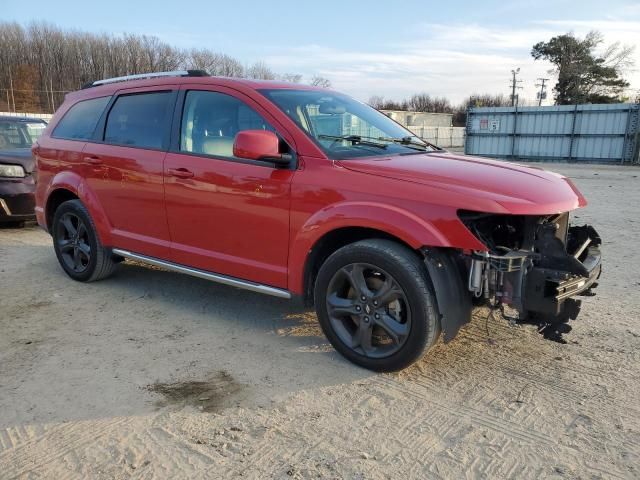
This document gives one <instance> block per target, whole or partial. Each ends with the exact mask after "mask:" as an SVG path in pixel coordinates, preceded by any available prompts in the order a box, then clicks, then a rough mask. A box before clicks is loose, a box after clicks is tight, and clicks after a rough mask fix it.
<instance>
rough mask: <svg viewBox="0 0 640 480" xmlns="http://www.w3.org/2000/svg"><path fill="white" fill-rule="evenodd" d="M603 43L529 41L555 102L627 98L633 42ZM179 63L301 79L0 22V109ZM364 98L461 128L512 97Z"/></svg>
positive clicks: (201, 53)
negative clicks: (448, 118)
mask: <svg viewBox="0 0 640 480" xmlns="http://www.w3.org/2000/svg"><path fill="white" fill-rule="evenodd" d="M603 43H604V40H603V37H602V35H601V34H600V33H598V32H591V33H589V34H588V35H587V36H586V37H585V38H583V39H581V38H578V37H576V36H575V35H573V34H572V33H569V34H566V35H559V36H556V37H553V38H551V39H550V40H549V41H548V42H539V43H537V44H535V45H534V46H533V48H532V51H531V55H532V56H533V58H534V59H535V60H539V59H543V60H546V61H549V62H550V63H551V64H552V65H553V66H554V68H553V70H552V71H550V72H549V73H552V74H554V75H555V76H556V77H557V83H556V85H555V87H554V96H555V101H556V104H558V105H566V104H573V103H611V102H617V101H625V100H626V101H628V100H629V99H625V98H624V97H623V93H624V91H625V90H626V89H627V88H628V87H629V83H628V82H627V81H626V80H625V79H624V78H623V73H624V72H625V71H626V70H627V69H629V68H630V67H631V66H632V65H633V48H632V47H627V46H622V45H620V44H619V43H614V44H613V45H610V46H608V47H604V45H603ZM603 47H604V48H603ZM182 69H185V70H188V69H201V70H206V71H208V72H209V73H210V74H211V75H220V76H227V77H241V78H255V79H263V80H283V81H288V82H294V83H301V82H303V81H304V80H305V79H304V78H303V76H302V75H300V74H298V73H277V72H275V71H274V70H272V69H271V68H270V67H269V66H268V65H267V64H266V63H264V62H262V61H258V62H255V63H253V64H251V65H245V64H243V63H242V62H241V61H240V60H238V59H237V58H234V57H232V56H230V55H227V54H224V53H220V52H215V51H213V50H211V49H208V48H193V49H181V48H176V47H174V46H171V45H170V44H168V43H166V42H163V41H161V40H160V39H159V38H157V37H155V36H148V35H134V34H123V35H109V34H106V33H102V34H94V33H88V32H82V31H77V30H64V29H61V28H59V27H57V26H55V25H51V24H48V23H31V24H29V25H27V26H22V25H20V24H18V23H8V22H0V111H11V110H15V111H23V112H52V111H54V110H55V108H57V107H58V106H59V105H60V103H62V101H63V99H64V95H65V93H66V92H69V91H73V90H78V89H79V88H81V87H82V86H83V85H84V84H86V83H88V82H91V81H94V80H98V79H102V78H109V77H118V76H122V75H131V74H136V73H148V72H157V71H170V70H182ZM308 83H310V84H312V85H318V86H321V87H330V86H331V82H330V81H329V80H328V79H326V78H323V77H320V76H314V77H312V78H310V79H308ZM368 103H369V104H370V105H371V106H373V107H374V108H377V109H379V110H412V111H418V112H435V113H451V114H453V121H454V125H458V126H462V125H464V124H465V120H466V111H467V110H468V109H469V108H470V107H499V106H509V105H511V99H510V97H508V96H506V95H492V94H474V95H471V96H469V97H467V98H466V99H465V100H464V101H463V102H462V103H460V104H457V105H454V104H452V103H451V102H450V101H449V100H448V99H447V98H444V97H434V96H431V95H429V94H427V93H416V94H414V95H412V96H410V97H408V98H406V99H403V100H400V101H396V100H390V99H386V98H384V97H382V96H372V97H371V98H370V99H369V102H368Z"/></svg>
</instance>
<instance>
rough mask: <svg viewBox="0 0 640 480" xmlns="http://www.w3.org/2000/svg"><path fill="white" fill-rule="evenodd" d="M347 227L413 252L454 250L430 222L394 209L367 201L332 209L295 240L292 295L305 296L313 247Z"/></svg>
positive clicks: (291, 259) (310, 222) (318, 214)
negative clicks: (386, 236) (377, 233)
mask: <svg viewBox="0 0 640 480" xmlns="http://www.w3.org/2000/svg"><path fill="white" fill-rule="evenodd" d="M346 227H362V228H369V229H375V230H380V231H382V232H385V233H387V234H389V235H391V236H393V237H396V238H398V239H400V240H402V241H403V242H405V243H406V244H408V245H410V246H411V247H412V248H414V249H418V248H420V247H423V246H432V247H451V246H453V245H451V243H450V241H449V240H448V239H447V237H446V236H445V235H443V234H442V232H440V231H439V230H438V229H437V228H436V227H435V226H434V225H433V224H432V223H431V222H429V221H427V220H425V219H423V218H420V217H418V216H417V215H415V214H414V213H412V212H409V211H406V210H404V209H402V208H400V207H397V206H394V205H389V204H382V203H376V202H366V201H349V202H341V203H338V204H333V205H329V206H327V207H325V208H323V209H322V210H319V211H318V212H316V213H315V214H313V215H312V216H311V217H309V218H308V219H307V220H306V221H305V222H304V224H303V225H302V226H301V227H300V228H298V229H297V230H296V231H295V232H294V233H295V235H293V236H292V239H291V252H290V255H289V289H290V290H291V291H292V292H294V293H296V294H299V295H301V294H303V290H304V267H305V262H306V258H307V255H308V254H309V251H310V250H311V249H312V248H313V246H314V245H315V244H316V243H317V242H318V240H320V239H321V238H322V237H323V236H324V235H326V234H327V233H329V232H331V231H333V230H337V229H340V228H346Z"/></svg>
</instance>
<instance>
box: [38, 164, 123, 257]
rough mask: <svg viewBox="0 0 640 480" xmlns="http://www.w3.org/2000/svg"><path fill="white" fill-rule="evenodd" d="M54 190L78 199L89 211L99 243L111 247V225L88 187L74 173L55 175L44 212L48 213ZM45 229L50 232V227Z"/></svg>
mask: <svg viewBox="0 0 640 480" xmlns="http://www.w3.org/2000/svg"><path fill="white" fill-rule="evenodd" d="M56 190H67V191H69V192H71V193H73V194H74V195H75V196H76V197H78V198H79V199H80V201H81V202H82V203H83V205H84V206H85V207H86V208H87V210H89V214H90V215H91V219H92V220H93V223H94V225H95V226H96V230H97V234H98V238H99V239H100V242H101V243H102V244H103V245H111V225H110V224H109V221H108V219H107V215H106V214H105V212H104V210H103V208H102V206H101V205H100V202H99V201H98V197H97V196H96V194H95V192H94V191H93V190H92V189H91V188H90V187H89V185H88V184H87V182H86V181H85V180H84V179H83V178H82V177H81V176H80V175H78V174H77V173H75V172H70V171H65V172H60V173H58V174H56V175H55V176H54V177H53V179H52V180H51V183H50V184H49V187H48V188H47V192H46V199H47V200H46V203H45V208H44V212H47V211H48V204H49V201H50V199H51V196H52V194H53V193H54V192H55V191H56ZM45 219H46V215H45ZM47 228H48V229H49V231H50V229H51V225H47Z"/></svg>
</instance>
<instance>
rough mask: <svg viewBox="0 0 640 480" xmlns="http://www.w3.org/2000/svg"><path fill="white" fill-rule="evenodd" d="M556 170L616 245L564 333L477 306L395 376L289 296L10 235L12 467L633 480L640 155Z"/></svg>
mask: <svg viewBox="0 0 640 480" xmlns="http://www.w3.org/2000/svg"><path fill="white" fill-rule="evenodd" d="M547 167H548V168H551V169H554V170H557V171H560V172H562V173H565V174H567V175H569V176H570V177H572V178H573V179H574V180H575V182H576V184H577V185H578V186H579V188H581V189H582V191H583V192H584V193H585V195H587V197H588V199H589V200H590V205H589V206H588V207H587V208H586V209H584V210H582V211H579V212H577V214H576V215H575V216H574V221H575V222H577V223H579V222H589V223H593V224H594V225H595V226H596V227H597V229H598V230H599V232H600V234H601V236H602V237H603V239H604V248H603V251H604V255H605V260H604V273H603V277H602V279H601V282H600V287H599V288H598V295H597V296H595V297H584V300H583V309H582V313H581V316H580V317H579V318H578V320H577V321H574V322H572V326H573V331H572V332H571V333H570V334H569V335H568V336H567V340H568V341H569V343H568V344H567V345H561V344H558V343H553V342H550V341H547V340H544V339H543V338H542V336H540V335H539V334H537V333H536V332H535V330H534V328H533V327H529V326H522V327H512V326H510V325H509V324H508V323H507V322H505V321H502V320H487V311H486V310H482V309H480V310H478V311H477V312H476V313H475V315H474V320H473V322H472V323H471V324H470V325H468V326H467V327H465V329H464V330H463V331H462V332H461V333H460V335H459V336H458V337H457V338H456V340H455V341H454V342H452V343H451V344H449V345H444V344H438V345H437V346H436V347H435V348H433V349H432V350H431V351H430V352H429V353H428V354H427V356H426V357H425V358H424V359H423V360H422V361H420V362H419V363H418V364H416V365H415V366H413V367H411V368H409V369H407V370H405V371H403V372H401V373H398V374H384V375H383V374H373V373H371V372H368V371H366V370H362V369H360V368H358V367H355V366H353V365H352V364H350V363H348V362H347V361H345V360H344V359H343V358H342V357H340V356H339V355H338V354H337V353H336V352H335V351H333V350H332V348H331V347H330V346H329V345H328V343H327V341H326V340H325V338H324V337H323V336H322V334H321V332H320V330H319V328H318V326H317V323H316V318H315V315H314V314H313V313H312V312H309V311H306V310H303V309H302V308H301V307H300V306H298V305H297V304H295V303H288V302H286V301H284V300H279V299H275V298H271V297H265V296H260V295H257V294H252V293H249V292H245V291H240V290H235V289H232V288H228V287H224V286H220V285H216V284H212V283H208V282H205V281H203V280H200V279H196V278H190V277H186V276H181V275H178V274H174V273H170V272H166V271H163V270H159V269H151V268H148V267H143V266H141V265H136V264H132V263H126V264H125V265H122V266H121V267H120V269H119V270H118V272H117V273H116V274H115V275H114V276H113V277H111V278H109V279H108V280H105V281H102V282H98V283H94V284H89V285H84V284H78V283H75V282H73V281H71V280H70V279H68V278H67V277H66V276H65V275H64V274H63V272H62V270H61V269H60V267H59V266H58V264H57V262H56V259H55V256H54V253H53V249H52V246H51V240H50V238H49V237H48V236H47V235H46V234H45V233H44V232H42V231H41V230H39V229H38V228H37V227H28V228H25V229H4V230H0V332H2V334H1V335H0V478H3V479H4V478H41V477H44V478H55V479H63V478H108V479H111V478H172V479H173V478H230V477H245V478H311V477H314V478H317V477H322V478H404V477H409V478H436V479H437V478H562V479H564V478H639V477H640V402H639V401H638V394H639V393H640V373H639V371H638V365H639V360H640V355H639V353H638V352H639V347H640V325H639V324H638V317H639V314H640V296H639V295H638V293H639V291H640V275H639V274H638V271H639V270H640V262H639V260H638V256H637V253H636V250H635V249H636V248H637V239H638V237H639V236H640V214H639V213H638V209H639V207H640V188H639V187H640V181H639V179H638V176H639V175H640V169H637V168H621V167H603V166H589V167H582V166H573V165H557V164H556V165H548V166H547Z"/></svg>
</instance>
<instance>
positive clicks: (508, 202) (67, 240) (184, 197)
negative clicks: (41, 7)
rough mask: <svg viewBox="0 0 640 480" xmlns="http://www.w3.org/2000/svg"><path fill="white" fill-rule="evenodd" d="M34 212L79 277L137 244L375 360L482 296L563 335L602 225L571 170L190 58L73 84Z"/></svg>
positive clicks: (395, 365) (43, 160) (417, 346)
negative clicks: (296, 302)
mask: <svg viewBox="0 0 640 480" xmlns="http://www.w3.org/2000/svg"><path fill="white" fill-rule="evenodd" d="M33 152H34V154H35V156H36V158H37V162H38V169H39V178H38V185H37V192H36V204H37V206H36V214H37V219H38V222H39V224H40V225H41V226H42V227H44V228H45V229H46V230H48V231H49V232H50V233H51V235H52V236H53V244H54V248H55V252H56V255H57V257H58V260H59V261H60V264H61V266H62V268H63V269H64V271H65V272H66V273H67V274H68V275H69V276H70V277H71V278H73V279H75V280H79V281H83V282H90V281H94V280H98V279H101V278H104V277H106V276H107V275H109V274H110V273H111V272H112V271H113V270H114V267H115V266H116V264H117V263H118V262H120V261H122V260H123V259H133V260H137V261H142V262H146V263H148V264H151V265H155V266H160V267H164V268H167V269H170V270H174V271H176V272H181V273H186V274H189V275H194V276H197V277H200V278H204V279H208V280H213V281H216V282H221V283H224V284H227V285H232V286H235V287H240V288H245V289H248V290H252V291H255V292H261V293H266V294H269V295H275V296H278V297H283V298H290V297H292V296H300V297H302V298H303V299H304V301H305V302H306V303H307V304H308V305H315V308H316V310H317V313H318V319H319V321H320V324H321V326H322V328H323V330H324V332H325V334H326V336H327V337H328V339H329V341H330V342H331V343H332V344H333V346H334V347H335V348H336V349H337V350H338V351H340V352H341V353H342V354H343V355H344V356H346V357H347V358H349V359H350V360H351V361H353V362H355V363H357V364H359V365H362V366H364V367H366V368H370V369H373V370H378V371H390V370H397V369H401V368H404V367H406V366H407V365H409V364H411V363H412V362H415V361H416V360H417V359H419V358H420V357H421V356H422V355H423V354H424V353H425V352H426V351H427V349H428V348H429V347H431V346H432V345H433V344H434V342H435V341H436V340H437V339H438V337H439V335H440V333H441V332H443V336H444V340H445V342H447V341H450V340H451V339H453V338H454V336H455V335H456V333H457V332H458V330H459V329H460V327H461V326H462V325H464V324H465V323H467V322H469V320H470V318H471V310H472V306H473V305H474V304H477V303H484V304H488V305H489V306H490V307H491V308H492V309H494V308H501V309H503V313H504V314H505V315H509V316H510V317H512V318H515V319H517V320H518V321H529V322H534V323H536V324H538V325H539V326H540V329H541V330H543V331H544V332H545V333H546V334H547V335H548V336H554V335H555V336H557V335H558V334H559V333H562V332H563V331H564V330H566V325H565V322H566V321H567V320H568V319H569V318H575V316H576V314H577V312H578V310H579V306H580V302H579V301H578V300H575V299H573V298H571V297H573V296H575V295H577V294H579V293H581V292H585V291H587V290H588V291H589V292H590V290H591V288H592V287H594V286H595V281H596V278H597V277H598V276H599V273H600V252H599V245H600V238H599V237H598V235H597V234H596V232H595V231H594V229H593V228H592V227H590V226H581V227H570V226H569V212H570V211H572V210H574V209H576V208H579V207H583V206H584V205H585V204H586V201H585V199H584V198H583V196H582V195H581V194H580V192H579V191H578V190H577V189H576V187H575V186H574V185H573V184H572V183H571V181H570V180H569V179H567V178H565V177H562V176H561V175H557V174H555V173H550V172H546V171H544V170H541V169H537V168H529V167H524V166H520V165H515V164H511V163H505V162H500V161H494V160H487V159H482V158H473V157H467V156H462V155H454V154H451V153H448V152H446V151H444V150H441V149H439V148H437V147H435V146H433V145H430V144H429V143H426V142H424V141H422V140H420V139H419V138H417V137H416V136H414V135H413V134H412V133H411V132H409V131H408V130H406V129H405V128H403V127H402V126H400V125H399V124H397V123H395V122H394V121H393V120H391V119H389V118H388V117H386V116H385V115H383V114H382V113H379V112H378V111H376V110H374V109H373V108H370V107H369V106H367V105H365V104H363V103H360V102H358V101H356V100H353V99H352V98H349V97H347V96H345V95H342V94H340V93H336V92H333V91H330V90H326V89H321V88H315V87H307V86H302V85H297V84H290V83H276V82H262V81H254V80H242V79H229V78H216V77H209V76H206V74H205V73H204V72H199V71H184V72H167V73H163V74H149V75H141V76H132V77H121V78H115V79H108V80H101V81H98V82H94V83H93V84H91V85H89V86H87V87H85V88H84V89H82V90H80V91H78V92H75V93H72V94H69V95H67V98H66V100H65V102H64V104H63V105H62V106H61V107H60V109H59V111H58V112H57V113H56V115H55V116H54V118H53V120H52V121H51V124H50V126H49V127H48V128H47V131H46V132H45V134H44V135H43V136H42V137H41V138H40V139H39V140H38V142H37V144H36V145H34V148H33Z"/></svg>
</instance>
